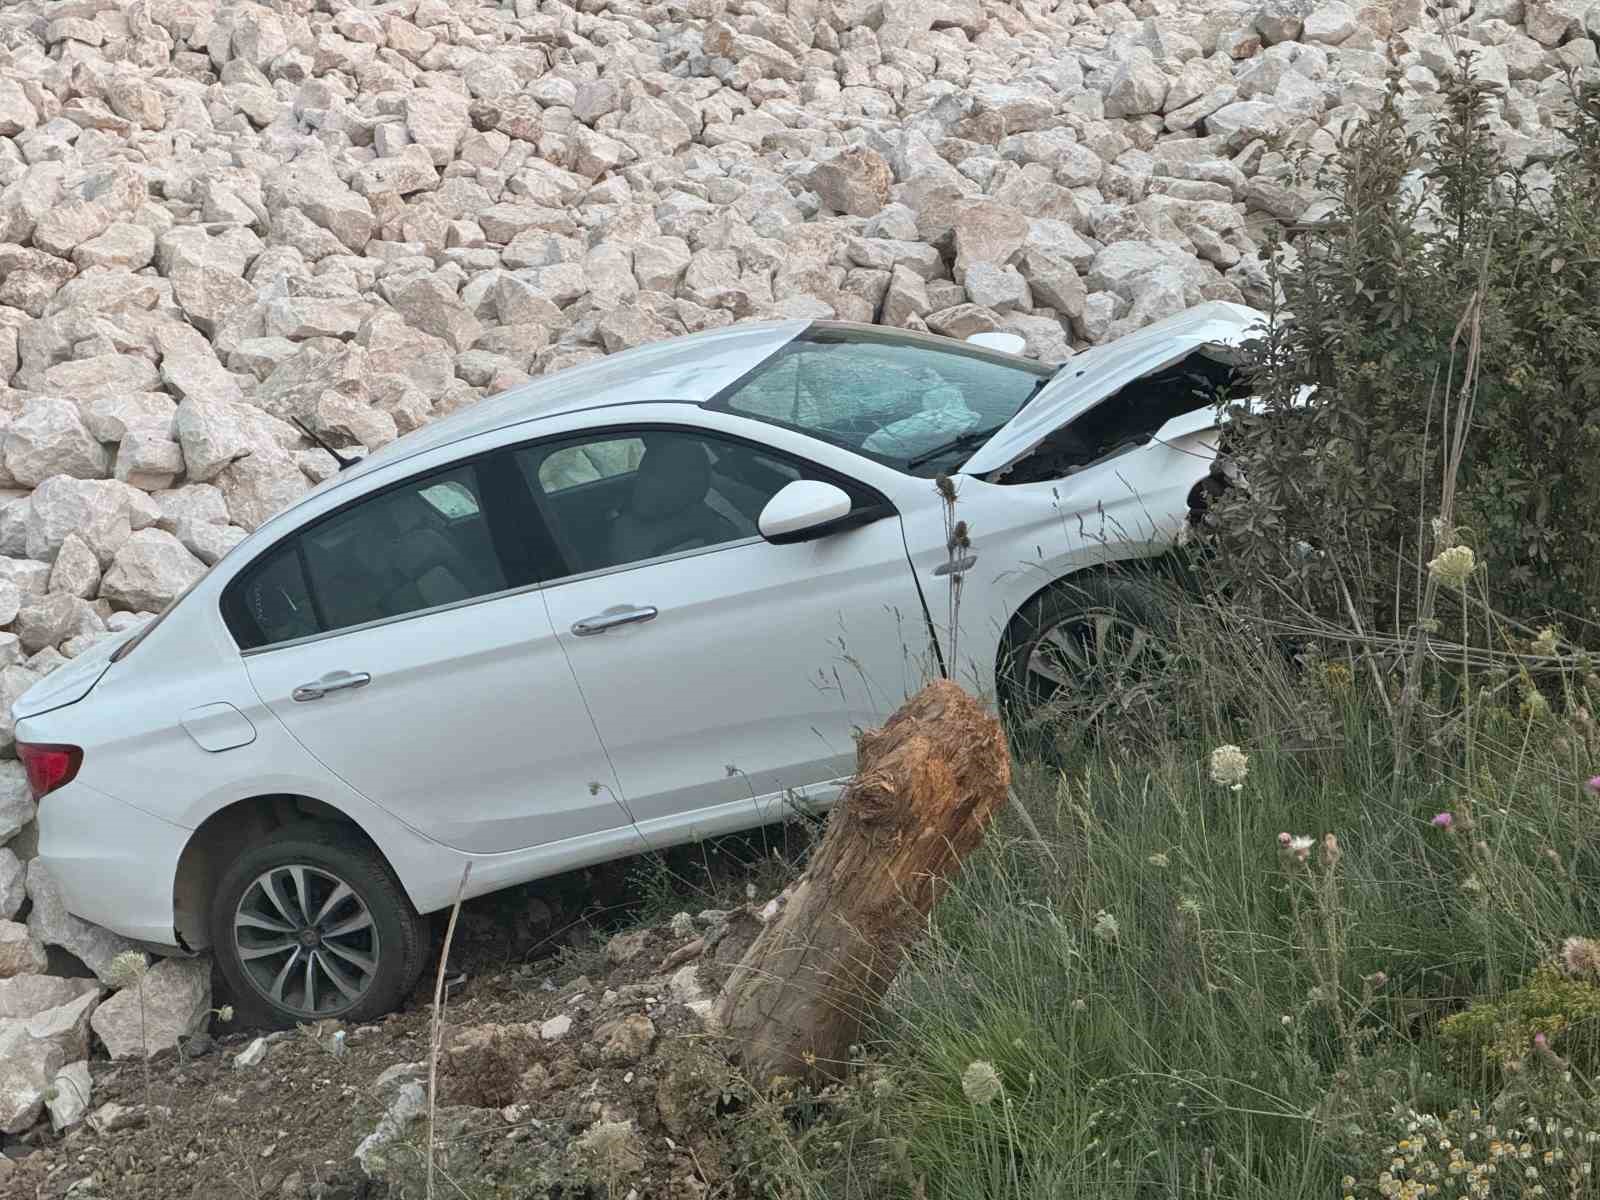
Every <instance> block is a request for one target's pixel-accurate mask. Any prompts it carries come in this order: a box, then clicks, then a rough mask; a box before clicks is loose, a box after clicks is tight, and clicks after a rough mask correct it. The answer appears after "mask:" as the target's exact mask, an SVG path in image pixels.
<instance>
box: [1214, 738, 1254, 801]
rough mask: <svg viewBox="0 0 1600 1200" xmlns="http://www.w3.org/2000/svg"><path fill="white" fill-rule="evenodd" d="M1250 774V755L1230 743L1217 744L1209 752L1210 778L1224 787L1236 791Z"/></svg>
mask: <svg viewBox="0 0 1600 1200" xmlns="http://www.w3.org/2000/svg"><path fill="white" fill-rule="evenodd" d="M1248 774H1250V756H1249V755H1248V754H1246V753H1245V752H1244V751H1243V750H1241V749H1239V747H1237V746H1235V745H1232V744H1231V743H1230V744H1229V745H1226V746H1218V747H1217V748H1216V749H1215V750H1213V751H1212V752H1211V779H1212V781H1213V782H1214V783H1220V784H1222V785H1223V786H1224V787H1231V788H1232V789H1233V790H1234V791H1236V792H1237V791H1238V790H1239V789H1240V788H1242V787H1243V786H1244V780H1245V776H1246V775H1248Z"/></svg>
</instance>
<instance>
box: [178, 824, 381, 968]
mask: <svg viewBox="0 0 1600 1200" xmlns="http://www.w3.org/2000/svg"><path fill="white" fill-rule="evenodd" d="M307 821H315V822H319V823H322V824H328V825H337V826H338V827H339V828H340V829H342V830H344V831H345V832H347V833H349V834H351V835H352V836H354V837H357V838H359V839H360V840H361V841H362V842H364V843H365V844H366V845H368V846H370V847H371V848H372V851H373V852H374V853H375V854H377V855H378V856H379V858H381V859H383V861H384V862H385V863H386V864H387V865H388V866H389V869H390V870H391V871H393V870H394V865H393V863H391V862H390V861H389V858H388V856H387V855H385V854H384V852H383V849H382V847H380V846H379V845H378V843H377V841H376V840H375V839H374V838H373V837H372V835H371V834H369V833H368V832H367V831H366V830H365V829H363V828H362V827H361V825H360V824H359V823H358V822H357V821H355V820H354V819H353V818H352V817H351V816H350V815H349V814H348V813H346V812H343V811H342V810H340V809H339V808H336V807H335V806H334V805H332V804H329V803H327V802H326V801H322V800H318V799H316V798H314V797H312V796H302V795H296V794H293V793H288V792H276V793H270V794H265V795H258V796H247V797H245V798H243V799H240V800H235V801H234V802H232V803H231V804H227V805H224V806H223V807H222V808H219V809H217V811H216V812H214V813H212V814H211V815H210V816H208V817H207V818H206V819H205V820H204V821H202V822H201V823H200V824H199V825H198V826H197V827H196V828H195V830H194V832H193V833H192V834H190V835H189V840H188V842H186V843H185V844H184V847H183V853H182V854H180V855H179V857H178V866H177V870H176V871H175V872H174V874H173V881H172V923H173V929H174V932H175V933H176V934H177V937H178V942H179V944H180V945H181V946H183V947H184V948H185V949H187V950H202V949H204V948H206V947H207V946H209V945H210V942H211V934H210V930H209V923H208V919H207V914H208V910H209V908H210V905H211V898H212V896H213V895H214V894H215V893H216V889H217V883H218V881H219V880H220V879H221V877H222V873H223V872H224V871H226V870H227V869H228V865H229V864H230V863H232V862H233V860H234V859H235V858H237V857H238V856H239V854H240V853H241V852H242V851H243V850H244V849H245V848H246V847H248V846H250V845H252V844H254V843H255V842H257V841H259V840H261V839H262V838H265V837H267V836H268V835H270V834H271V833H273V832H274V831H275V830H278V829H281V828H283V827H284V826H287V825H297V824H303V823H305V822H307Z"/></svg>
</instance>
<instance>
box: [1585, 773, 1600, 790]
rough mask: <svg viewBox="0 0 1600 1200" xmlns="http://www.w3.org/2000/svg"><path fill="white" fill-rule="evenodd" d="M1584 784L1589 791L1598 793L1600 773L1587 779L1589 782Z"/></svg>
mask: <svg viewBox="0 0 1600 1200" xmlns="http://www.w3.org/2000/svg"><path fill="white" fill-rule="evenodd" d="M1584 786H1585V787H1587V788H1588V789H1589V790H1590V791H1591V792H1595V793H1596V794H1600V775H1596V776H1595V777H1594V778H1593V779H1591V780H1589V782H1588V783H1586V784H1585V785H1584Z"/></svg>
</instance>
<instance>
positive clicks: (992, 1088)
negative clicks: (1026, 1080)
mask: <svg viewBox="0 0 1600 1200" xmlns="http://www.w3.org/2000/svg"><path fill="white" fill-rule="evenodd" d="M1005 1090H1006V1089H1005V1085H1004V1084H1003V1083H1001V1082H1000V1072H999V1071H996V1070H995V1069H994V1064H993V1063H992V1062H985V1061H984V1060H983V1059H981V1058H980V1059H979V1060H978V1061H977V1062H975V1063H972V1064H970V1065H969V1066H968V1067H967V1069H966V1070H965V1071H963V1072H962V1073H961V1093H962V1095H964V1096H966V1098H967V1103H969V1104H993V1103H994V1102H995V1101H996V1100H998V1099H999V1098H1000V1096H1001V1094H1002V1093H1003V1092H1004V1091H1005Z"/></svg>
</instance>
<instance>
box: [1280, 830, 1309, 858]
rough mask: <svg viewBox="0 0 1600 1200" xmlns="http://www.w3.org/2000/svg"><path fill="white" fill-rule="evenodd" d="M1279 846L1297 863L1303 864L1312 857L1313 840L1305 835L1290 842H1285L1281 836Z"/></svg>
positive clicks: (1293, 838)
mask: <svg viewBox="0 0 1600 1200" xmlns="http://www.w3.org/2000/svg"><path fill="white" fill-rule="evenodd" d="M1278 845H1279V846H1281V847H1283V851H1284V853H1285V854H1287V855H1288V856H1289V857H1290V858H1292V859H1294V860H1295V862H1298V863H1303V862H1305V861H1306V860H1307V859H1308V858H1310V857H1311V839H1310V838H1309V837H1306V836H1304V835H1301V836H1300V837H1291V838H1290V839H1289V840H1288V841H1284V840H1283V835H1282V834H1280V835H1279V836H1278Z"/></svg>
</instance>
